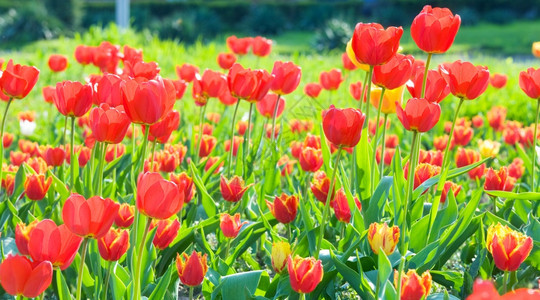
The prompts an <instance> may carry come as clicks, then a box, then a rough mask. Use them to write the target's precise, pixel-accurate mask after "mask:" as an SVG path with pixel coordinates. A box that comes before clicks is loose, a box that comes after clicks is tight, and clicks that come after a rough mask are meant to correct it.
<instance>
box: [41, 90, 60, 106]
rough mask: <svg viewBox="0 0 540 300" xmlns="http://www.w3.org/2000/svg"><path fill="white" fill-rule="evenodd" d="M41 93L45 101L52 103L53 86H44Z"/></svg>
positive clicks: (54, 91) (54, 92)
mask: <svg viewBox="0 0 540 300" xmlns="http://www.w3.org/2000/svg"><path fill="white" fill-rule="evenodd" d="M41 93H42V94H43V99H44V100H45V102H47V103H54V95H55V94H56V88H55V87H54V86H44V87H43V89H42V90H41Z"/></svg>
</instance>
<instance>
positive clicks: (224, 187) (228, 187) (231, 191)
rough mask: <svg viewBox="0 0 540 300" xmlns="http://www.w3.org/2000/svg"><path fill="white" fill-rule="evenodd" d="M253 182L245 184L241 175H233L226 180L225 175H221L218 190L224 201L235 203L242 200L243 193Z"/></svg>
mask: <svg viewBox="0 0 540 300" xmlns="http://www.w3.org/2000/svg"><path fill="white" fill-rule="evenodd" d="M252 185H253V184H248V185H245V183H244V180H243V179H242V178H241V177H238V176H234V177H233V178H231V179H230V180H227V178H225V176H223V175H222V176H221V179H220V185H219V190H220V191H221V196H222V197H223V199H224V200H225V201H228V202H232V203H236V202H238V201H240V200H242V197H243V196H244V193H245V192H246V191H247V189H248V188H249V187H251V186H252Z"/></svg>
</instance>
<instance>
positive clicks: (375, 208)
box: [364, 176, 394, 224]
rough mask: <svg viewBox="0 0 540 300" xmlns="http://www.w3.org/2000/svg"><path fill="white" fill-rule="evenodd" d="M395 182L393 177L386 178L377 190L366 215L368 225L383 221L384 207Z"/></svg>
mask: <svg viewBox="0 0 540 300" xmlns="http://www.w3.org/2000/svg"><path fill="white" fill-rule="evenodd" d="M393 180H394V179H393V178H392V177H390V176H385V177H383V179H382V180H381V182H380V183H379V185H378V186H377V188H376V189H375V192H374V193H373V196H371V199H370V201H369V207H368V209H367V211H366V213H365V215H364V218H365V222H366V223H367V224H371V223H374V222H380V220H381V219H382V217H383V213H384V207H385V206H386V199H388V193H389V192H390V188H391V187H392V184H393Z"/></svg>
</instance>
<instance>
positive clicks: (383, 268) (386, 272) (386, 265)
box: [377, 249, 393, 298]
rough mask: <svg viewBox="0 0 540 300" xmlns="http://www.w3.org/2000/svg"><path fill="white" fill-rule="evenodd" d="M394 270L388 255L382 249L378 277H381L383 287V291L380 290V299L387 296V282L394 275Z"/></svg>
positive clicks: (379, 256)
mask: <svg viewBox="0 0 540 300" xmlns="http://www.w3.org/2000/svg"><path fill="white" fill-rule="evenodd" d="M392 270H393V269H392V264H391V263H390V260H388V257H386V254H385V253H384V251H382V249H381V250H379V255H378V272H377V276H378V277H379V278H378V279H379V283H380V286H381V287H382V288H381V289H379V295H378V297H379V298H384V297H383V296H384V294H385V287H386V282H387V281H388V279H389V278H390V276H391V275H392Z"/></svg>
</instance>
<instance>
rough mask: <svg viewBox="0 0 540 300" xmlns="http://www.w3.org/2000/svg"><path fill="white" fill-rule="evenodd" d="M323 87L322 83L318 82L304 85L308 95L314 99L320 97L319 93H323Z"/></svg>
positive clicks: (305, 92)
mask: <svg viewBox="0 0 540 300" xmlns="http://www.w3.org/2000/svg"><path fill="white" fill-rule="evenodd" d="M322 88H323V87H322V85H320V84H319V83H316V82H312V83H308V84H306V86H305V87H304V94H306V95H307V96H308V97H310V98H312V99H315V98H317V97H319V94H320V93H321V90H322Z"/></svg>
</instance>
